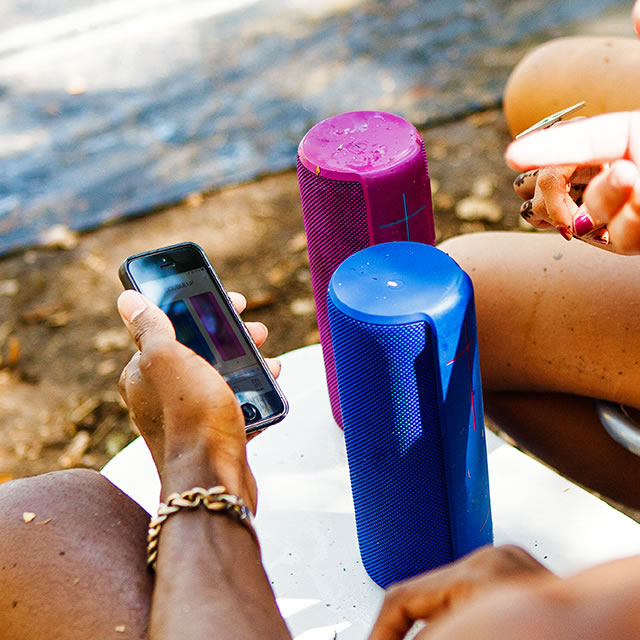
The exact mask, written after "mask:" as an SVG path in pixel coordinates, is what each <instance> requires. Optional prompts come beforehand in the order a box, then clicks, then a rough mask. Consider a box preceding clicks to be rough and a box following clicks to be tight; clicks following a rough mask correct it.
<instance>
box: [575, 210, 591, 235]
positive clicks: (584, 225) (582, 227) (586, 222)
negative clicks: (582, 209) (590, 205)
mask: <svg viewBox="0 0 640 640" xmlns="http://www.w3.org/2000/svg"><path fill="white" fill-rule="evenodd" d="M573 228H574V230H575V232H576V235H579V236H584V235H586V234H587V233H589V231H591V230H593V220H592V219H591V218H590V217H589V216H588V215H587V214H586V213H583V214H582V215H580V216H578V217H577V218H576V219H575V220H574V221H573Z"/></svg>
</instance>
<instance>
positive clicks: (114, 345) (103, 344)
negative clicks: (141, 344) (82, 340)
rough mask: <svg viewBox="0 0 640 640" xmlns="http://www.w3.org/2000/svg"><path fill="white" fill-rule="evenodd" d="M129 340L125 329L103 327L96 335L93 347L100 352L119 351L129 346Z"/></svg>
mask: <svg viewBox="0 0 640 640" xmlns="http://www.w3.org/2000/svg"><path fill="white" fill-rule="evenodd" d="M130 340H131V339H130V338H129V334H128V333H127V331H126V330H125V329H105V330H104V331H101V332H100V333H98V334H97V335H96V337H95V338H94V340H93V347H94V349H96V350H97V351H99V352H100V353H108V352H109V351H121V350H122V349H126V348H127V347H128V346H129V344H130Z"/></svg>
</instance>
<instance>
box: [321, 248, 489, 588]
mask: <svg viewBox="0 0 640 640" xmlns="http://www.w3.org/2000/svg"><path fill="white" fill-rule="evenodd" d="M327 302H328V312H329V323H330V327H331V337H332V341H333V348H334V354H335V362H336V373H337V380H338V390H339V395H340V403H341V408H342V416H343V423H344V434H345V440H346V446H347V456H348V461H349V473H350V476H351V486H352V491H353V501H354V507H355V515H356V526H357V534H358V543H359V546H360V554H361V557H362V561H363V564H364V567H365V569H366V570H367V572H368V574H369V575H370V576H371V578H372V579H373V580H374V581H375V582H376V583H377V584H379V585H381V586H383V587H386V586H387V585H389V584H391V583H393V582H397V581H399V580H403V579H405V578H408V577H411V576H414V575H417V574H419V573H423V572H425V571H428V570H430V569H433V568H436V567H438V566H441V565H443V564H446V563H448V562H451V561H452V560H455V559H456V558H459V557H460V556H462V555H465V554H466V553H468V552H470V551H472V550H473V549H476V548H477V547H480V546H483V545H485V544H490V543H491V542H492V541H493V525H492V520H491V507H490V500H489V480H488V470H487V453H486V441H485V433H484V420H483V409H482V390H481V383H480V366H479V361H478V346H477V330H476V320H475V306H474V299H473V287H472V284H471V280H470V278H469V277H468V276H467V274H466V273H465V272H464V271H463V270H462V269H461V268H460V267H459V266H458V265H457V264H456V263H455V262H454V261H453V260H452V259H451V258H449V256H447V255H446V254H445V253H443V252H442V251H440V250H439V249H436V248H434V247H431V246H429V245H425V244H419V243H414V242H392V243H386V244H380V245H376V246H372V247H369V248H366V249H363V250H361V251H359V252H357V253H355V254H354V255H352V256H350V257H349V258H347V259H346V260H345V261H344V262H342V263H341V264H340V266H339V267H338V268H337V270H336V271H335V273H334V275H333V277H332V278H331V281H330V283H329V290H328V296H327Z"/></svg>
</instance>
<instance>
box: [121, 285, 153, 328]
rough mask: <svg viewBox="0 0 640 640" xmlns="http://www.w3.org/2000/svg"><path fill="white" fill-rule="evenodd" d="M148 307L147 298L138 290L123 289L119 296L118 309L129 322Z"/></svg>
mask: <svg viewBox="0 0 640 640" xmlns="http://www.w3.org/2000/svg"><path fill="white" fill-rule="evenodd" d="M146 308H147V303H146V301H145V299H144V298H143V297H142V295H141V294H139V293H138V292H137V291H133V290H128V291H123V292H122V293H121V294H120V297H119V298H118V311H119V312H120V315H121V316H122V317H123V318H124V320H126V321H127V322H129V323H131V322H133V321H134V320H135V318H136V316H137V315H139V314H140V313H142V312H143V311H144V310H145V309H146Z"/></svg>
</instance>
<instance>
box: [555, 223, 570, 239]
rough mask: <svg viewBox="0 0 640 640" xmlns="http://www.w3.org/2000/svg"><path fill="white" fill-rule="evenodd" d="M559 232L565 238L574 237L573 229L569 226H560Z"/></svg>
mask: <svg viewBox="0 0 640 640" xmlns="http://www.w3.org/2000/svg"><path fill="white" fill-rule="evenodd" d="M558 233H559V234H560V235H561V236H562V237H563V238H564V239H565V240H571V238H573V234H572V233H571V229H569V227H564V226H562V227H558Z"/></svg>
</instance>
